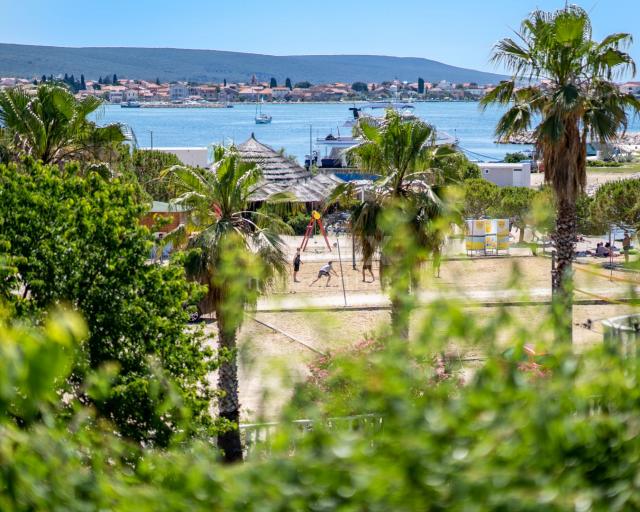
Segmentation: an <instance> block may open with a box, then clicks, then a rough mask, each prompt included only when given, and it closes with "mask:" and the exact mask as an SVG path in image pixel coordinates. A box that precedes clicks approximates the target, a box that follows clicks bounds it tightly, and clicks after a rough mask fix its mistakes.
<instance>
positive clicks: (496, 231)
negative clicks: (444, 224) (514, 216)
mask: <svg viewBox="0 0 640 512" xmlns="http://www.w3.org/2000/svg"><path fill="white" fill-rule="evenodd" d="M509 231H510V226H509V219H467V220H466V222H465V248H466V250H467V256H479V255H482V256H490V255H494V256H497V255H499V254H500V252H503V253H506V254H508V253H509V244H510V241H509Z"/></svg>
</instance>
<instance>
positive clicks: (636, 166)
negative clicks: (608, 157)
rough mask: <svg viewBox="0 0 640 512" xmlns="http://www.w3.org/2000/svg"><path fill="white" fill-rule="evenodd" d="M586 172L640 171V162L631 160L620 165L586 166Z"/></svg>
mask: <svg viewBox="0 0 640 512" xmlns="http://www.w3.org/2000/svg"><path fill="white" fill-rule="evenodd" d="M587 172H588V173H594V174H634V173H640V162H632V163H629V164H625V165H623V166H622V167H587Z"/></svg>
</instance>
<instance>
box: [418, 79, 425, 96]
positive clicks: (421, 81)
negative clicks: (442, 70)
mask: <svg viewBox="0 0 640 512" xmlns="http://www.w3.org/2000/svg"><path fill="white" fill-rule="evenodd" d="M418 94H424V79H422V78H418Z"/></svg>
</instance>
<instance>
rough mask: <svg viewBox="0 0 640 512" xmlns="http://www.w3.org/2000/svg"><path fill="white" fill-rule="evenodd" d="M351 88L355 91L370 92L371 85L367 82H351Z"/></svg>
mask: <svg viewBox="0 0 640 512" xmlns="http://www.w3.org/2000/svg"><path fill="white" fill-rule="evenodd" d="M351 89H352V90H354V91H355V92H361V93H365V92H369V85H368V84H366V83H365V82H354V83H353V84H351Z"/></svg>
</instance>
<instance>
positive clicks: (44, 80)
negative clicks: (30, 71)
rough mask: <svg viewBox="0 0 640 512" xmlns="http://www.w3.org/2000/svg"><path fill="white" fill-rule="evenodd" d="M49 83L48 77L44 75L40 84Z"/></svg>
mask: <svg viewBox="0 0 640 512" xmlns="http://www.w3.org/2000/svg"><path fill="white" fill-rule="evenodd" d="M46 81H47V77H46V76H45V75H42V78H41V79H40V83H42V84H43V83H45V82H46Z"/></svg>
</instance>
